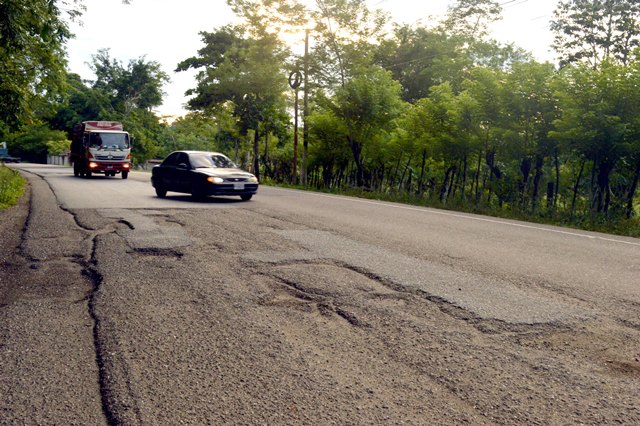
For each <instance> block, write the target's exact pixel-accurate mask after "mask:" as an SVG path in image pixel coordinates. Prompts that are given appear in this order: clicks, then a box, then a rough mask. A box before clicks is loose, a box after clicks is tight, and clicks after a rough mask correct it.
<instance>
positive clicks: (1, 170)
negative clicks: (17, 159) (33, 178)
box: [0, 165, 25, 210]
mask: <svg viewBox="0 0 640 426" xmlns="http://www.w3.org/2000/svg"><path fill="white" fill-rule="evenodd" d="M24 185H25V180H24V178H23V177H22V176H20V174H19V173H18V172H16V171H15V170H11V169H10V168H8V167H5V166H4V165H0V210H2V209H5V208H7V207H11V206H13V205H15V204H16V203H17V202H18V200H19V199H20V197H22V194H24Z"/></svg>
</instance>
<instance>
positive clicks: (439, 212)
mask: <svg viewBox="0 0 640 426" xmlns="http://www.w3.org/2000/svg"><path fill="white" fill-rule="evenodd" d="M274 189H278V190H281V191H289V192H297V193H299V192H304V193H305V194H308V195H315V196H318V197H325V198H331V199H335V200H343V201H344V200H346V201H351V202H354V203H361V204H372V205H374V206H384V207H392V208H396V209H402V210H410V211H416V212H423V213H430V214H437V215H441V216H449V217H455V218H461V219H468V220H475V221H478V222H488V223H495V224H499V225H507V226H514V227H517V228H525V229H532V230H536V231H545V232H551V233H555V234H563V235H569V236H572V237H580V238H587V239H590V240H600V241H607V242H611V243H619V244H627V245H630V246H635V247H640V242H634V241H625V240H620V239H617V238H607V237H601V236H598V235H587V234H581V233H578V232H571V231H562V230H560V229H550V228H544V227H542V226H535V225H525V224H523V223H514V222H506V221H503V220H499V219H489V218H484V217H478V216H470V215H466V214H460V213H450V212H446V211H442V210H436V209H434V208H430V207H411V206H405V205H401V204H392V203H390V202H383V201H372V200H365V199H362V198H355V197H347V196H337V195H329V194H321V193H318V192H311V191H299V190H295V189H286V188H274Z"/></svg>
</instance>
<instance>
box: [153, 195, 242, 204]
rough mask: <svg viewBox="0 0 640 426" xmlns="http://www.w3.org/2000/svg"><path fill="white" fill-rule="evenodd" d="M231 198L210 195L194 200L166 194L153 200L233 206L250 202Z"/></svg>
mask: <svg viewBox="0 0 640 426" xmlns="http://www.w3.org/2000/svg"><path fill="white" fill-rule="evenodd" d="M231 197H232V196H229V197H225V196H214V195H211V196H209V197H205V198H203V199H200V200H196V199H194V198H193V197H192V196H191V195H182V194H175V195H170V194H167V196H166V197H164V198H160V197H155V198H157V199H159V200H171V201H180V202H184V203H195V204H235V203H248V202H251V200H249V201H242V200H241V199H240V198H239V197H233V198H231Z"/></svg>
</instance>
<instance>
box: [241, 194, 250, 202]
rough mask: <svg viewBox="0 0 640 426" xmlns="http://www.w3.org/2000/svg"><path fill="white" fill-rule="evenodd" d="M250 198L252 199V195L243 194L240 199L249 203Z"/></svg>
mask: <svg viewBox="0 0 640 426" xmlns="http://www.w3.org/2000/svg"><path fill="white" fill-rule="evenodd" d="M251 197H253V194H245V195H241V196H240V199H242V201H249V200H250V199H251Z"/></svg>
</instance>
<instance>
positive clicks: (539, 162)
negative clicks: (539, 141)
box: [531, 155, 544, 212]
mask: <svg viewBox="0 0 640 426" xmlns="http://www.w3.org/2000/svg"><path fill="white" fill-rule="evenodd" d="M542 166H544V157H542V156H541V155H536V172H535V175H534V176H533V193H532V194H531V210H532V211H533V212H535V211H536V209H537V208H538V195H539V194H540V180H541V179H542V174H543V173H542Z"/></svg>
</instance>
